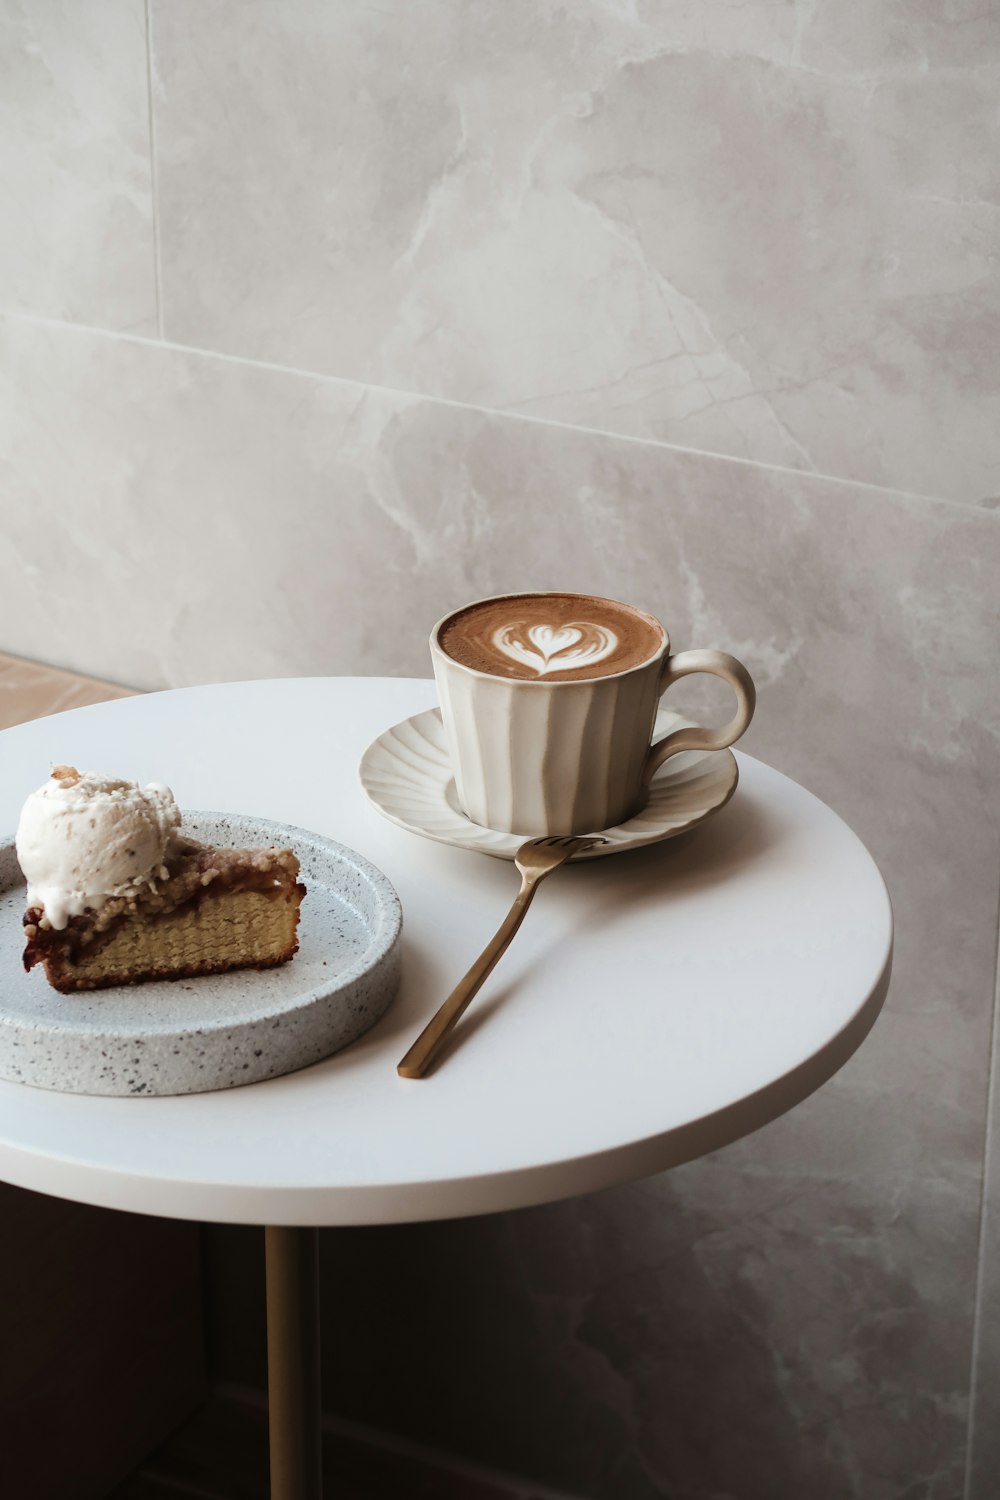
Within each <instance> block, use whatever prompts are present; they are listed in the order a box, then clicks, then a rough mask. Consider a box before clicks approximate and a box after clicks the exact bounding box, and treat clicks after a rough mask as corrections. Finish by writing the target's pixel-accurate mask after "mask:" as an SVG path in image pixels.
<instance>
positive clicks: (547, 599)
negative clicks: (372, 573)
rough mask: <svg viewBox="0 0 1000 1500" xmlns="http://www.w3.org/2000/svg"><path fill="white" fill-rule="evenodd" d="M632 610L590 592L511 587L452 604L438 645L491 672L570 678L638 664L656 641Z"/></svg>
mask: <svg viewBox="0 0 1000 1500" xmlns="http://www.w3.org/2000/svg"><path fill="white" fill-rule="evenodd" d="M663 639H664V637H663V632H662V631H661V629H660V627H659V626H658V625H657V624H656V622H655V621H654V620H652V619H650V617H649V616H647V615H644V614H642V613H641V612H640V611H639V610H635V609H632V608H631V607H630V606H629V605H627V604H619V603H618V602H617V601H615V600H612V599H601V598H597V597H595V596H594V595H592V594H512V595H510V596H508V597H506V598H502V599H484V600H483V601H482V602H481V603H479V604H471V605H469V606H468V607H467V608H466V609H462V610H458V611H457V612H456V613H455V614H454V615H452V617H451V618H450V619H449V620H447V621H446V622H445V624H444V625H443V626H442V628H441V631H440V634H439V641H440V645H441V649H442V650H443V651H444V652H445V654H446V655H447V656H450V657H451V658H452V659H453V660H454V661H457V662H460V663H461V664H462V665H463V666H466V667H471V668H473V669H474V670H475V671H478V672H486V673H488V674H489V675H491V676H495V677H513V678H519V679H524V680H526V681H544V682H572V681H576V680H585V679H588V678H593V677H607V676H611V675H612V674H614V673H617V672H624V671H626V670H627V669H628V668H629V667H634V666H639V665H640V664H641V663H642V662H644V661H648V660H649V659H650V657H652V656H654V655H655V654H656V652H657V651H658V650H659V648H660V646H661V645H662V644H663Z"/></svg>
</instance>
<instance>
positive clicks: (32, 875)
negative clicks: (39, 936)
mask: <svg viewBox="0 0 1000 1500" xmlns="http://www.w3.org/2000/svg"><path fill="white" fill-rule="evenodd" d="M180 821H181V815H180V811H179V809H178V807H177V803H176V802H175V801H174V794H173V792H172V791H171V790H170V788H169V787H166V786H160V785H158V784H157V783H156V782H152V783H150V785H149V786H146V787H140V786H137V785H136V783H135V782H134V781H120V780H118V779H117V778H116V777H113V776H99V775H97V774H95V773H94V772H90V771H88V772H85V773H84V774H82V775H81V774H80V772H79V771H77V770H75V769H74V767H72V766H57V767H56V768H55V770H54V771H53V772H52V776H51V778H50V780H48V781H47V782H46V783H45V785H44V786H40V787H39V788H38V791H37V792H32V794H31V796H30V797H29V798H28V800H27V802H25V804H24V807H23V808H22V810H21V820H20V822H19V824H18V828H17V858H18V861H19V863H20V866H21V869H22V871H23V872H24V878H25V880H26V881H27V882H28V905H29V906H40V907H42V908H43V910H44V912H45V915H46V917H47V918H48V920H49V922H50V923H51V925H52V926H53V927H55V928H57V929H61V928H63V927H65V926H66V923H67V922H68V921H69V919H70V917H75V916H79V915H80V913H81V912H83V911H86V910H87V909H90V910H96V909H97V908H98V907H101V906H103V905H104V903H105V901H108V900H110V899H111V897H112V896H130V895H134V894H135V893H136V892H137V891H138V890H139V889H140V888H141V887H142V886H143V885H148V884H149V883H150V882H152V881H155V880H157V879H164V878H165V877H166V873H167V872H166V869H165V868H164V860H165V858H166V853H167V847H168V845H169V843H170V841H171V839H172V838H173V836H174V834H175V832H176V830H177V829H178V828H179V827H180Z"/></svg>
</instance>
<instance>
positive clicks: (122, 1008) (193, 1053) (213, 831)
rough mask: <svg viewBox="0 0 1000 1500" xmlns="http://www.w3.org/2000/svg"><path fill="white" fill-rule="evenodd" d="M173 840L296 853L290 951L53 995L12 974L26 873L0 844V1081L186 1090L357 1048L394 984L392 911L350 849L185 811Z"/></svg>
mask: <svg viewBox="0 0 1000 1500" xmlns="http://www.w3.org/2000/svg"><path fill="white" fill-rule="evenodd" d="M183 816H184V827H183V831H184V832H185V833H187V834H189V835H190V836H191V837H192V838H196V839H200V840H202V841H203V842H205V843H212V844H219V845H221V846H223V847H228V848H234V849H235V848H242V847H253V846H264V845H270V844H276V845H278V846H279V847H282V848H285V847H290V848H292V849H294V850H295V853H296V854H297V855H298V857H299V860H300V861H301V865H302V876H301V878H302V880H303V881H304V882H305V885H306V887H307V891H308V894H307V895H306V897H305V899H304V901H303V903H302V910H301V919H300V922H299V951H298V953H297V954H296V956H295V957H294V958H293V959H292V960H291V962H290V963H287V964H284V965H282V967H281V968H277V969H262V970H256V969H241V970H237V971H235V972H234V973H231V974H218V975H206V976H205V977H204V978H201V979H183V980H163V981H157V982H154V983H151V984H141V985H121V986H117V987H115V988H113V989H106V990H92V991H84V992H81V993H80V994H76V995H61V994H59V992H58V991H57V990H54V989H52V987H51V986H50V985H49V984H48V982H47V980H46V979H45V976H44V974H43V973H42V971H41V969H34V970H32V972H31V973H30V974H26V973H25V972H24V967H23V964H22V962H21V955H22V953H23V950H24V937H23V933H22V927H21V919H22V917H23V915H24V908H25V886H24V877H23V876H22V874H21V871H20V869H19V867H18V863H17V857H16V855H15V852H14V840H13V838H7V839H4V840H3V841H2V843H0V1078H5V1079H9V1080H11V1081H13V1082H16V1083H26V1084H31V1085H32V1086H33V1087H35V1088H44V1089H55V1090H58V1091H60V1092H63V1093H70V1094H116V1095H120V1094H131V1095H151V1094H198V1093H204V1092H206V1091H208V1090H210V1089H228V1088H234V1087H236V1086H237V1085H239V1084H245V1083H258V1082H260V1080H261V1079H265V1078H275V1077H277V1076H278V1075H279V1074H281V1073H291V1072H294V1071H295V1070H296V1069H297V1068H304V1067H307V1066H308V1065H309V1064H310V1063H314V1062H318V1061H319V1060H320V1059H321V1058H324V1057H328V1056H329V1055H330V1053H332V1052H337V1051H339V1050H340V1048H342V1047H346V1046H347V1045H348V1044H349V1043H350V1042H353V1041H355V1040H356V1038H357V1037H359V1036H361V1035H362V1033H363V1032H365V1031H367V1030H368V1028H369V1027H370V1026H372V1025H374V1023H375V1022H376V1021H377V1020H378V1019H379V1017H380V1016H381V1015H382V1014H383V1013H384V1012H385V1010H386V1009H387V1008H388V1006H389V1004H390V1002H391V1001H392V999H393V997H394V995H395V993H396V990H397V988H398V986H399V973H400V956H401V944H400V937H401V931H402V909H401V907H400V904H399V897H398V896H397V895H396V892H395V891H394V890H393V888H392V886H391V885H390V883H389V881H388V880H387V879H386V877H385V876H384V875H383V874H382V872H381V870H378V869H376V867H375V866H374V865H373V864H370V863H369V861H368V860H366V859H364V858H363V857H362V856H361V855H360V854H357V853H355V851H354V850H353V849H347V848H345V847H344V846H343V845H342V844H337V843H334V842H333V840H332V839H327V838H322V837H321V836H320V835H319V834H315V833H309V832H307V831H306V830H304V829H301V828H290V827H287V826H285V825H283V824H280V823H272V822H268V821H267V820H266V819H264V818H251V817H242V816H234V815H231V814H228V813H209V812H185V813H184V815H183Z"/></svg>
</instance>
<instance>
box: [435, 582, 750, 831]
mask: <svg viewBox="0 0 1000 1500" xmlns="http://www.w3.org/2000/svg"><path fill="white" fill-rule="evenodd" d="M431 657H432V660H433V664H434V676H435V679H436V681H437V687H438V695H439V698H440V703H441V718H442V722H443V725H444V731H445V738H446V742H447V745H448V751H449V755H450V757H451V762H452V767H453V769H454V772H455V785H456V790H457V793H458V799H459V802H460V804H461V806H462V809H463V811H464V812H465V814H466V816H467V817H469V818H470V819H471V820H472V821H473V822H474V823H478V824H480V825H481V826H483V827H485V828H493V829H497V830H500V831H503V832H507V833H516V834H524V835H525V837H531V836H538V835H543V834H572V833H595V832H598V831H599V830H600V829H602V828H610V827H613V826H615V825H616V824H619V823H623V822H625V821H626V820H627V819H628V818H631V817H634V816H635V814H636V813H637V812H639V811H640V810H641V809H642V807H643V806H644V805H645V802H646V799H647V797H648V794H649V783H650V780H651V779H652V777H653V774H654V773H655V771H656V770H657V768H658V767H659V766H661V765H662V764H663V762H664V761H665V760H667V759H668V758H669V757H670V756H672V755H676V754H678V753H679V752H680V751H683V750H722V749H725V748H726V746H728V745H731V744H733V743H734V741H735V740H737V739H739V737H740V735H741V734H743V732H744V730H745V729H746V728H747V725H748V724H749V723H750V720H751V718H752V717H753V710H754V702H755V692H754V686H753V681H752V680H751V677H750V674H749V672H748V671H747V669H746V667H744V666H743V664H742V663H741V662H739V661H737V660H736V658H735V657H733V656H730V655H729V654H728V653H726V652H724V651H715V650H700V651H683V652H680V653H678V654H675V655H673V656H671V655H670V640H669V637H668V635H667V632H666V630H665V629H664V627H663V626H662V625H661V624H660V622H659V621H658V620H656V619H654V617H653V616H652V615H650V614H647V613H646V612H645V611H644V610H641V609H637V608H635V607H634V606H632V605H630V604H623V603H621V602H619V601H618V600H615V599H604V598H601V597H600V596H597V595H593V594H573V593H523V594H504V595H501V596H499V597H497V598H492V599H482V600H478V601H477V602H476V603H474V604H468V605H465V606H463V607H462V608H461V609H457V610H454V611H452V612H451V613H450V614H448V615H446V616H445V617H444V619H442V620H440V621H439V622H438V623H437V625H436V626H435V627H434V630H433V631H432V632H431ZM691 672H710V673H712V674H714V675H715V676H718V677H722V678H723V679H724V680H725V681H726V682H728V683H729V685H730V686H731V687H732V689H733V691H734V692H735V694H736V698H737V712H736V715H735V716H734V718H733V719H732V720H731V721H730V722H729V723H728V724H726V725H724V726H723V727H722V728H721V729H706V728H702V727H700V726H698V725H691V726H685V727H683V728H681V729H676V730H674V731H673V732H672V733H670V734H668V735H667V736H666V737H665V738H664V739H661V740H658V741H657V742H656V743H655V744H651V743H650V741H651V737H652V733H653V726H654V723H655V719H656V710H657V705H658V703H659V699H660V697H661V695H662V694H663V693H664V692H665V691H666V689H667V688H668V687H669V686H670V684H671V683H672V682H675V681H677V679H678V678H680V677H684V676H686V675H688V674H689V673H691Z"/></svg>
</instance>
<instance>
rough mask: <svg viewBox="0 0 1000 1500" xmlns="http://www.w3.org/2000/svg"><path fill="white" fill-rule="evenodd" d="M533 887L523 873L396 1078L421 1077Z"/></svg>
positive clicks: (505, 942)
mask: <svg viewBox="0 0 1000 1500" xmlns="http://www.w3.org/2000/svg"><path fill="white" fill-rule="evenodd" d="M537 888H538V881H537V880H529V879H528V877H527V876H524V877H523V878H522V880H521V889H520V890H519V891H518V893H517V895H516V896H515V897H514V904H513V906H512V907H511V909H510V911H509V912H508V913H507V915H506V917H505V918H504V920H503V922H502V923H501V925H500V927H499V928H498V929H497V932H496V934H495V936H494V937H493V938H492V939H491V941H490V942H489V943H488V944H487V945H486V947H485V948H484V949H483V951H482V953H481V954H480V955H479V957H478V958H477V959H476V961H475V963H474V964H473V965H472V968H471V969H470V970H469V972H468V974H466V976H465V978H464V979H460V980H459V982H458V984H456V986H455V988H454V989H453V990H452V992H451V994H450V995H449V996H448V998H447V1000H446V1001H445V1002H444V1004H443V1005H442V1006H441V1007H440V1009H439V1010H436V1011H435V1012H434V1014H433V1016H431V1018H430V1020H429V1021H428V1022H427V1025H426V1026H425V1027H424V1029H423V1031H422V1032H421V1033H420V1035H419V1036H418V1037H417V1040H416V1041H415V1042H414V1043H413V1046H412V1047H411V1048H410V1050H409V1052H407V1054H406V1056H405V1057H404V1058H403V1060H402V1062H400V1063H397V1065H396V1072H397V1073H398V1074H399V1076H400V1078H423V1076H424V1074H425V1073H426V1072H427V1070H428V1068H429V1067H430V1066H431V1063H433V1061H434V1059H435V1058H436V1057H437V1055H438V1053H439V1052H440V1051H441V1048H442V1047H443V1046H444V1043H445V1038H446V1037H447V1036H448V1033H449V1032H450V1031H451V1029H452V1027H453V1026H454V1025H455V1023H456V1021H457V1020H458V1018H459V1016H460V1015H461V1014H462V1012H463V1011H464V1010H465V1007H466V1006H467V1005H468V1003H469V1001H470V1000H471V999H472V998H473V996H474V995H477V994H478V993H479V990H480V988H481V986H482V984H483V982H484V980H486V979H487V978H488V977H489V976H490V974H492V972H493V970H494V969H495V967H496V965H497V964H498V963H499V961H500V959H501V958H502V957H503V955H504V954H505V953H506V951H507V949H508V947H509V946H510V941H511V938H512V937H513V936H514V934H515V932H516V931H517V929H518V928H519V927H520V925H521V923H522V922H523V921H524V914H525V912H526V911H527V910H528V907H529V906H530V905H531V898H532V896H533V895H534V894H535V891H536V890H537Z"/></svg>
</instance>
